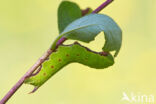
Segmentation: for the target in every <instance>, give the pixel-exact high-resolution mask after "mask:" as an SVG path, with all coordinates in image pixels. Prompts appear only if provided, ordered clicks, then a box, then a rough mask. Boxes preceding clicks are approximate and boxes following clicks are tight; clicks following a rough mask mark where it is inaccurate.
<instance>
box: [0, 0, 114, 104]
mask: <svg viewBox="0 0 156 104" xmlns="http://www.w3.org/2000/svg"><path fill="white" fill-rule="evenodd" d="M112 1H113V0H107V1H106V2H104V3H103V4H102V5H100V6H99V7H98V8H97V9H95V10H94V11H93V12H92V13H98V12H99V11H101V10H102V9H103V8H105V7H106V6H107V5H108V4H110V3H111V2H112ZM65 40H66V38H64V37H63V38H61V39H60V40H58V42H57V44H56V48H57V47H58V46H59V45H60V44H62V43H63V42H64V41H65ZM53 51H54V50H51V49H48V50H47V52H45V54H44V55H43V56H42V57H41V58H39V59H38V60H37V62H36V63H35V64H34V65H33V66H32V67H31V68H30V69H29V70H28V71H27V72H26V74H24V76H23V77H22V78H21V79H20V80H19V81H18V82H17V83H16V84H15V85H14V86H13V87H12V88H11V89H10V90H9V92H8V93H7V94H6V95H5V96H4V97H3V98H2V100H1V101H0V104H5V103H6V102H7V101H8V100H9V99H10V98H11V96H12V95H13V94H14V93H15V92H16V91H17V90H18V89H19V88H20V87H21V85H22V84H23V83H24V81H25V79H26V78H28V77H30V76H31V75H32V73H33V72H34V71H35V70H36V69H37V68H38V67H39V66H40V65H41V64H42V63H43V62H44V61H45V60H46V59H47V58H48V57H49V55H50V54H51V53H52V52H53Z"/></svg>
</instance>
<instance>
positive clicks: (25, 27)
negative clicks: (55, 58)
mask: <svg viewBox="0 0 156 104" xmlns="http://www.w3.org/2000/svg"><path fill="white" fill-rule="evenodd" d="M73 1H75V2H76V3H78V4H80V7H81V8H82V9H85V8H86V7H88V6H90V7H92V8H93V9H95V8H96V7H97V6H99V5H100V4H101V3H102V2H104V0H98V1H97V0H73ZM60 2H61V0H0V58H1V60H0V99H1V98H2V97H3V96H4V95H5V93H6V92H7V91H8V90H9V89H10V88H11V87H12V86H13V85H14V84H15V83H16V82H17V80H19V78H20V77H21V76H22V75H23V74H24V73H25V72H26V71H27V70H28V69H29V68H30V67H31V65H33V64H34V63H35V61H36V60H37V59H38V58H39V57H40V56H41V55H42V54H43V53H44V52H45V51H46V50H47V49H48V48H49V46H50V44H51V43H52V41H53V40H54V39H55V38H56V36H57V35H58V29H57V8H58V5H59V3H60ZM155 10H156V1H155V0H114V2H113V3H112V4H111V5H109V6H108V7H107V8H105V9H104V10H103V11H102V12H101V13H105V14H107V15H109V16H111V17H112V18H113V19H114V20H115V21H116V22H117V23H118V24H119V26H120V27H121V28H122V30H123V45H122V48H121V51H120V53H119V55H118V57H117V58H116V59H115V61H116V63H115V64H114V65H113V66H111V67H109V68H107V69H104V70H95V69H91V68H88V67H86V66H83V65H80V64H75V63H74V64H71V65H68V66H66V67H65V68H63V69H62V70H61V71H60V72H58V73H57V74H56V75H55V76H54V77H53V78H51V79H50V80H49V81H48V82H47V83H45V84H44V85H43V86H42V87H41V88H40V89H39V90H38V91H37V92H36V93H34V94H27V93H28V92H30V91H31V90H32V89H33V87H32V86H30V85H23V86H22V87H21V88H20V89H19V90H18V91H17V93H15V95H14V96H13V97H12V98H11V99H10V100H9V102H8V103H7V104H127V103H128V102H123V101H121V98H122V97H123V95H122V93H123V92H126V93H127V94H129V95H130V93H131V92H133V93H134V94H136V95H137V94H138V95H143V94H146V95H150V94H152V95H156V83H155V80H156V61H155V58H156V35H155V34H156V29H155V28H156V20H155V19H156V12H155ZM103 41H104V39H103V34H100V35H99V36H98V37H97V38H96V40H95V42H91V43H90V44H89V45H87V44H85V45H87V46H89V47H90V48H91V49H94V50H100V49H101V47H102V46H103ZM133 104H134V103H133ZM137 104H140V103H137ZM141 104H143V103H141ZM145 104H147V103H145ZM148 104H149V103H148Z"/></svg>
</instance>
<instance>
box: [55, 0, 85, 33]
mask: <svg viewBox="0 0 156 104" xmlns="http://www.w3.org/2000/svg"><path fill="white" fill-rule="evenodd" d="M80 17H82V13H81V9H80V7H79V6H78V5H77V4H76V3H73V2H69V1H63V2H61V4H60V6H59V8H58V28H59V33H61V32H62V31H63V30H64V28H65V27H66V26H67V25H69V24H70V23H71V22H73V21H74V20H76V19H78V18H80Z"/></svg>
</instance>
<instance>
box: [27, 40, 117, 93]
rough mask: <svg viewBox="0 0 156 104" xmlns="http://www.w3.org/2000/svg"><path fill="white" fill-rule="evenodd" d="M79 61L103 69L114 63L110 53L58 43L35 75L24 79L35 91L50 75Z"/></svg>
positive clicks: (78, 45)
mask: <svg viewBox="0 0 156 104" xmlns="http://www.w3.org/2000/svg"><path fill="white" fill-rule="evenodd" d="M74 62H77V63H81V64H83V65H87V66H89V67H91V68H96V69H103V68H106V67H108V66H111V65H113V64H114V59H113V56H112V55H111V54H109V53H108V54H107V55H105V54H104V53H103V52H94V51H91V50H90V49H88V48H86V47H84V46H82V45H80V44H78V43H75V44H71V45H66V46H65V45H60V46H59V47H58V48H57V50H56V51H55V52H54V53H52V54H51V55H50V56H49V59H47V60H46V61H45V62H44V63H43V64H42V67H41V70H40V72H39V73H37V74H36V75H34V76H32V77H30V78H28V79H26V80H25V83H27V84H31V85H34V86H35V89H34V90H33V92H34V91H36V90H37V89H38V88H39V87H40V86H41V85H42V84H44V83H45V82H46V81H47V80H48V79H49V78H50V77H51V76H52V75H54V74H55V73H56V72H57V71H59V70H60V69H61V68H63V67H64V66H66V65H68V64H70V63H74Z"/></svg>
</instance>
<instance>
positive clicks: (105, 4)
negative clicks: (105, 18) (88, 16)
mask: <svg viewBox="0 0 156 104" xmlns="http://www.w3.org/2000/svg"><path fill="white" fill-rule="evenodd" d="M112 1H113V0H107V1H105V2H104V3H103V4H101V5H100V6H99V7H98V8H96V9H95V10H94V11H93V12H92V13H99V12H100V11H101V10H102V9H103V8H105V7H106V6H107V5H109V4H110V3H111V2H112Z"/></svg>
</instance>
